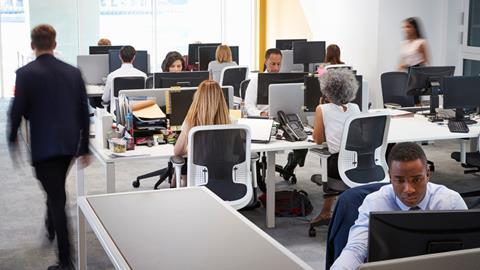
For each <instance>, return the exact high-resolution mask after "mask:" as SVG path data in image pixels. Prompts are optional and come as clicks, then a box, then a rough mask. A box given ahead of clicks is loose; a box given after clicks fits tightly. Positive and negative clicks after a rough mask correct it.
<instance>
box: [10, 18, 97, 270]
mask: <svg viewBox="0 0 480 270" xmlns="http://www.w3.org/2000/svg"><path fill="white" fill-rule="evenodd" d="M55 36H56V32H55V29H53V27H52V26H50V25H39V26H37V27H35V28H34V29H33V30H32V32H31V47H32V49H33V50H34V52H35V55H36V57H37V58H36V59H35V61H33V62H31V63H29V64H27V65H26V66H24V67H22V68H19V69H18V70H17V78H16V90H15V98H14V99H13V101H12V104H11V108H10V112H9V121H10V130H9V137H8V138H9V146H10V150H11V151H15V148H16V147H17V145H18V139H17V131H18V128H19V125H20V122H21V118H22V117H24V118H25V119H26V120H28V122H29V124H30V138H31V140H30V141H31V145H30V148H31V158H32V165H33V167H34V168H35V174H36V177H37V179H38V180H39V181H40V183H41V184H42V186H43V188H44V190H45V192H46V195H47V217H46V225H47V230H48V232H49V239H50V240H51V241H53V238H54V237H55V235H56V237H57V244H58V258H59V262H58V265H52V266H50V267H48V269H71V267H72V266H71V261H70V244H69V239H68V228H67V218H66V215H65V202H66V193H65V180H66V177H67V174H68V170H69V168H70V165H71V163H72V161H73V159H74V158H75V157H79V159H80V160H79V161H80V163H81V164H82V165H83V166H86V165H88V164H89V160H90V156H89V155H88V136H89V113H88V105H87V93H86V90H85V84H84V82H83V79H82V76H81V73H80V71H79V70H78V69H77V68H75V67H73V66H71V65H68V64H66V63H64V62H62V61H60V60H58V59H56V58H55V57H54V56H53V50H54V49H55V47H56V45H57V44H56V41H55Z"/></svg>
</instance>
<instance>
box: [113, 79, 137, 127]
mask: <svg viewBox="0 0 480 270" xmlns="http://www.w3.org/2000/svg"><path fill="white" fill-rule="evenodd" d="M128 89H145V77H141V76H132V77H116V78H114V79H113V97H111V99H110V112H111V113H113V114H115V117H116V119H117V122H118V121H119V120H120V123H124V122H123V120H122V119H121V117H122V115H123V112H120V111H119V110H116V108H118V107H119V106H118V92H120V90H128Z"/></svg>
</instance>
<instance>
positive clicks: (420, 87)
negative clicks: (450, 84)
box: [407, 66, 455, 96]
mask: <svg viewBox="0 0 480 270" xmlns="http://www.w3.org/2000/svg"><path fill="white" fill-rule="evenodd" d="M454 72H455V67H454V66H432V67H411V68H410V69H409V70H408V80H407V90H408V94H409V95H417V96H421V95H431V94H433V95H439V94H442V92H441V89H442V84H443V78H444V77H447V76H453V73H454ZM432 90H433V92H432Z"/></svg>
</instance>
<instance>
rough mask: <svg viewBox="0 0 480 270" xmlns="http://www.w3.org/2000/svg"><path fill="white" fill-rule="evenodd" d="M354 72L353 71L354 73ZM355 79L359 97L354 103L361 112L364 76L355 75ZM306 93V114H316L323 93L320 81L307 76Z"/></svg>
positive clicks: (305, 81)
mask: <svg viewBox="0 0 480 270" xmlns="http://www.w3.org/2000/svg"><path fill="white" fill-rule="evenodd" d="M352 72H353V71H352ZM355 78H356V79H357V82H358V90H357V96H356V97H355V99H354V100H352V101H351V102H352V103H355V104H357V105H358V107H359V108H360V111H363V109H364V108H363V105H362V101H363V99H362V97H363V95H362V90H363V88H362V81H363V77H362V75H355ZM303 83H304V85H305V92H304V103H303V104H304V110H305V111H306V112H314V111H315V110H316V108H317V106H318V105H319V104H320V98H321V97H322V92H321V91H320V81H319V78H318V77H316V76H305V80H304V82H303Z"/></svg>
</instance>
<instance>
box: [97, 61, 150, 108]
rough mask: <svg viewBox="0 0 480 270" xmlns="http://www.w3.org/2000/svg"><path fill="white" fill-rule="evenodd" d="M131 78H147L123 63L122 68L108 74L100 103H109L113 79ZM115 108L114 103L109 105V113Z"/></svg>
mask: <svg viewBox="0 0 480 270" xmlns="http://www.w3.org/2000/svg"><path fill="white" fill-rule="evenodd" d="M131 76H140V77H144V78H146V77H147V74H145V73H144V72H143V71H141V70H138V69H136V68H134V67H133V65H132V64H130V63H123V64H122V66H121V67H120V68H119V69H117V70H115V71H113V72H112V73H110V74H108V76H107V82H106V83H105V90H104V92H103V95H102V101H103V102H105V103H108V102H110V100H111V97H113V79H115V78H117V77H131ZM114 107H115V102H111V103H110V111H111V112H113V111H114V109H115V108H114Z"/></svg>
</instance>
